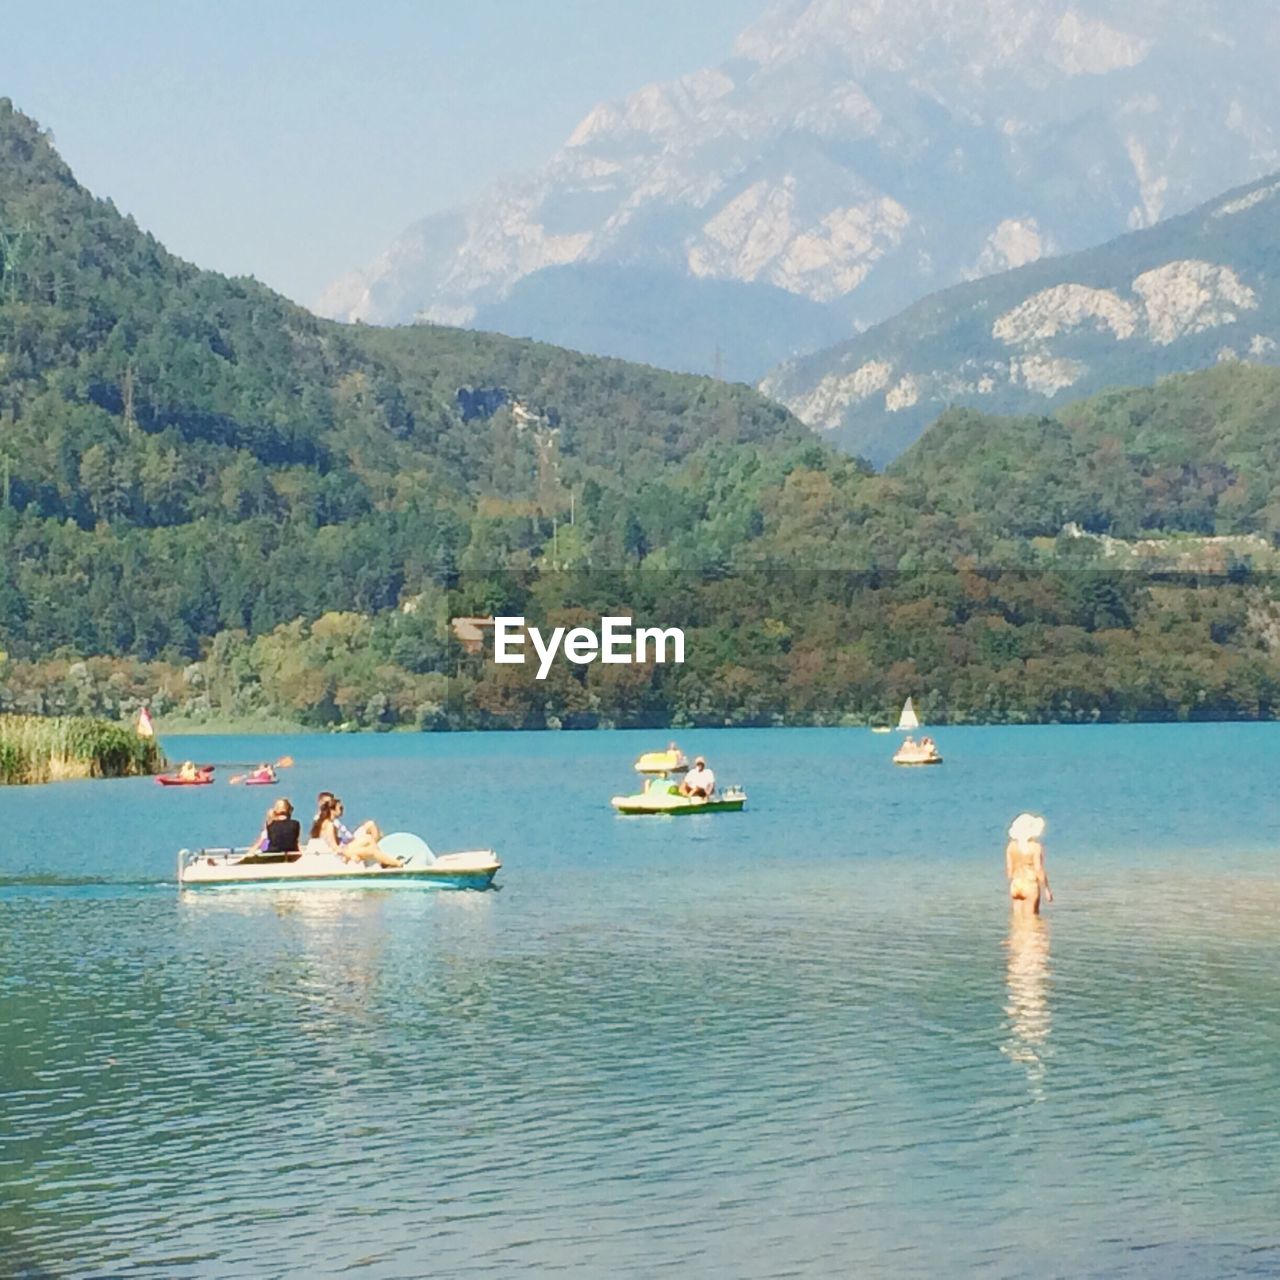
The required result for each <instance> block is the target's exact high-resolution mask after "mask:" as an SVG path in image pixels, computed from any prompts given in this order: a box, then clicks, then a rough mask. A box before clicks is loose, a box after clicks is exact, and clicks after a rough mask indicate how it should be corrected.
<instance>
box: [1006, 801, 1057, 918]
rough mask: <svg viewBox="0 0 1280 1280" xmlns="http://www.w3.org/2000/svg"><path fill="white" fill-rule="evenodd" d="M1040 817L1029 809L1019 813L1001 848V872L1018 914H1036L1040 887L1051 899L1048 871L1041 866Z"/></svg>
mask: <svg viewBox="0 0 1280 1280" xmlns="http://www.w3.org/2000/svg"><path fill="white" fill-rule="evenodd" d="M1044 827H1045V822H1044V819H1043V818H1039V817H1037V816H1036V815H1035V814H1033V813H1020V814H1019V815H1018V816H1017V817H1016V818H1015V819H1014V820H1013V825H1012V826H1011V827H1010V828H1009V843H1008V844H1007V845H1006V846H1005V851H1004V873H1005V875H1006V876H1007V877H1008V879H1009V897H1010V899H1011V900H1012V902H1013V909H1014V910H1015V911H1016V912H1019V913H1021V914H1027V913H1030V914H1031V915H1036V916H1038V915H1039V914H1040V891H1041V890H1042V889H1043V890H1044V896H1045V898H1046V900H1047V901H1049V902H1052V901H1053V890H1052V889H1050V888H1049V875H1048V872H1046V871H1045V869H1044V846H1043V845H1042V844H1041V843H1040V837H1041V836H1042V835H1044Z"/></svg>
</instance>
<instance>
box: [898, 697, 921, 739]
mask: <svg viewBox="0 0 1280 1280" xmlns="http://www.w3.org/2000/svg"><path fill="white" fill-rule="evenodd" d="M919 727H920V717H919V716H917V715H916V707H915V703H914V702H912V701H911V699H910V698H908V699H907V700H906V702H904V703H903V704H902V714H901V715H900V716H899V717H898V728H899V729H901V730H902V731H903V732H904V733H906V732H910V731H911V730H912V729H918V728H919Z"/></svg>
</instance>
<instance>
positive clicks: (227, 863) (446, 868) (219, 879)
mask: <svg viewBox="0 0 1280 1280" xmlns="http://www.w3.org/2000/svg"><path fill="white" fill-rule="evenodd" d="M397 839H401V837H393V836H388V837H387V838H386V839H384V840H383V842H382V847H383V848H384V849H386V850H387V851H388V852H391V851H393V850H394V849H395V848H396V844H395V842H396V840H397ZM414 839H415V841H416V838H414ZM416 845H417V846H418V847H419V848H420V849H421V852H418V851H416V850H415V852H413V853H412V854H411V856H409V857H408V858H406V859H405V862H404V864H403V865H402V866H399V867H379V866H366V865H365V864H364V863H352V862H347V861H346V860H345V859H343V858H340V857H339V856H338V855H337V854H336V853H329V852H322V853H261V852H259V851H258V850H256V849H195V850H190V849H183V850H182V852H181V853H179V854H178V884H179V885H180V886H181V887H182V888H184V889H187V888H199V887H202V886H209V887H213V886H222V887H228V886H231V885H247V884H257V885H263V884H268V885H277V886H278V885H286V884H288V885H298V886H299V887H303V886H311V885H322V884H343V885H377V886H378V887H379V888H383V889H390V888H399V887H407V886H410V885H417V886H419V887H427V888H436V889H487V888H488V887H489V886H490V885H491V884H492V883H493V878H494V876H495V875H497V874H498V872H499V870H501V868H502V863H501V862H500V861H499V860H498V857H497V855H496V854H495V853H494V852H493V850H492V849H466V850H462V851H461V852H458V853H441V854H433V853H432V852H431V851H430V850H429V849H427V848H426V846H425V844H423V843H422V842H421V841H416ZM410 847H411V848H412V847H413V846H410Z"/></svg>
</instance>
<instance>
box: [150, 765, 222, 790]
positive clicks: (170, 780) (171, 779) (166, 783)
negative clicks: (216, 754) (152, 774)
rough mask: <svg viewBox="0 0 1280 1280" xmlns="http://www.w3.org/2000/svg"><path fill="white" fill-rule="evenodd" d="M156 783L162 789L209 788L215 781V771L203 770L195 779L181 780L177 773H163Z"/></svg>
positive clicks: (158, 776)
mask: <svg viewBox="0 0 1280 1280" xmlns="http://www.w3.org/2000/svg"><path fill="white" fill-rule="evenodd" d="M156 781H157V782H158V783H159V784H160V785H161V786H162V787H207V786H208V785H209V784H210V783H211V782H212V781H213V770H212V769H210V770H208V771H207V772H206V771H204V770H201V772H200V773H197V774H196V776H195V777H194V778H180V777H178V775H177V774H176V773H161V774H159V775H157V777H156Z"/></svg>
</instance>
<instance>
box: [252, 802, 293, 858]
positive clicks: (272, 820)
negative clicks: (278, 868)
mask: <svg viewBox="0 0 1280 1280" xmlns="http://www.w3.org/2000/svg"><path fill="white" fill-rule="evenodd" d="M301 839H302V825H301V824H300V823H299V822H298V820H297V819H296V818H295V817H294V816H293V805H291V804H290V803H289V802H288V800H285V799H284V798H283V797H281V798H280V799H279V800H277V801H276V802H275V804H273V805H272V806H271V808H270V809H268V810H267V825H266V826H265V827H264V828H263V831H262V835H261V836H260V837H259V838H258V844H257V847H258V848H259V849H261V850H262V851H263V853H297V852H298V845H299V842H300V841H301ZM264 842H265V843H264Z"/></svg>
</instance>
